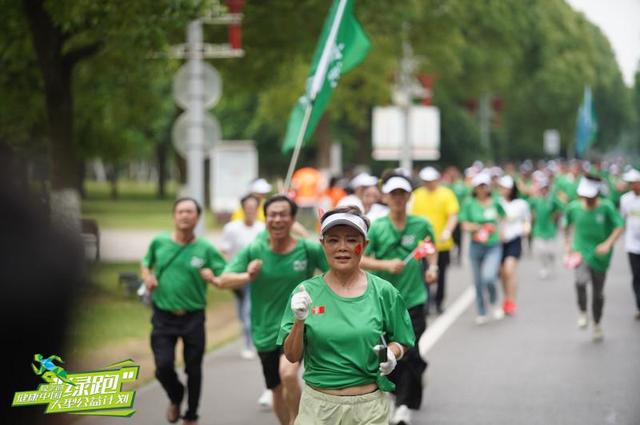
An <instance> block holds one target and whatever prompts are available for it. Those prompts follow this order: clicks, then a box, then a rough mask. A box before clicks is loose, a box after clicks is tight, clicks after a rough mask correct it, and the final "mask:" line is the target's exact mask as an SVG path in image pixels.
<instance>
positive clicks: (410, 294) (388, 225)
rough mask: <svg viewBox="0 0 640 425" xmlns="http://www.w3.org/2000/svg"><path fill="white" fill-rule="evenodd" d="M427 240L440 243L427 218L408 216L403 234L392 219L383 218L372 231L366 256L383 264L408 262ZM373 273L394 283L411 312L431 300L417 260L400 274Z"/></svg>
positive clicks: (374, 224)
mask: <svg viewBox="0 0 640 425" xmlns="http://www.w3.org/2000/svg"><path fill="white" fill-rule="evenodd" d="M427 236H428V237H429V238H430V239H431V241H433V242H434V243H435V242H436V238H435V234H434V232H433V226H431V223H430V222H429V221H428V220H427V219H425V218H423V217H419V216H415V215H411V214H409V215H407V222H406V224H405V226H404V229H402V230H398V229H397V228H396V227H395V225H394V224H393V222H392V221H391V218H390V217H388V216H387V217H382V218H379V219H378V220H376V221H374V222H373V224H372V225H371V229H369V245H367V249H366V250H365V255H367V256H370V257H375V258H377V259H379V260H394V259H400V260H404V259H405V258H406V257H407V256H408V255H409V254H410V253H411V251H413V250H414V248H416V247H417V246H418V244H419V243H420V242H422V240H424V239H425V238H426V237H427ZM373 273H374V274H375V275H377V276H379V277H381V278H382V279H384V280H387V281H389V282H391V284H392V285H393V286H395V287H396V288H397V289H398V291H400V294H401V295H402V297H403V298H404V301H405V302H406V304H407V307H408V308H412V307H415V306H417V305H420V304H424V303H425V301H426V300H427V290H426V288H425V284H424V279H423V277H422V265H421V264H420V263H419V262H418V261H416V259H415V258H413V257H412V258H411V259H410V260H409V262H408V263H407V265H406V266H405V267H404V269H403V270H402V272H401V273H400V274H393V273H389V272H386V271H375V272H373Z"/></svg>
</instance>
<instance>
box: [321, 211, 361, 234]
mask: <svg viewBox="0 0 640 425" xmlns="http://www.w3.org/2000/svg"><path fill="white" fill-rule="evenodd" d="M335 226H349V227H351V228H353V229H355V230H357V231H358V232H359V233H360V234H361V235H362V236H364V238H365V239H367V230H368V226H367V223H366V222H365V221H364V220H363V219H362V217H358V216H357V215H355V214H351V213H336V214H332V215H330V216H329V217H327V218H326V220H324V221H323V222H322V226H320V234H321V235H324V234H325V233H326V232H327V230H329V229H331V228H332V227H335Z"/></svg>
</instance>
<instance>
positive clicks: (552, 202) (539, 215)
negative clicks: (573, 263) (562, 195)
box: [529, 194, 562, 240]
mask: <svg viewBox="0 0 640 425" xmlns="http://www.w3.org/2000/svg"><path fill="white" fill-rule="evenodd" d="M529 205H530V206H531V211H532V212H533V214H534V221H533V232H532V233H533V237H534V238H537V239H546V240H549V239H554V238H555V237H556V234H557V233H558V226H557V224H556V214H557V213H558V212H560V211H562V203H561V202H560V201H559V200H558V199H557V198H556V197H555V196H552V195H551V194H549V195H547V196H534V197H531V198H529Z"/></svg>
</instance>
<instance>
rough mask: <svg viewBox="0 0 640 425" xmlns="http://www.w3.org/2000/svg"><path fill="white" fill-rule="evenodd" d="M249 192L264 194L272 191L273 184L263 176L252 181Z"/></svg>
mask: <svg viewBox="0 0 640 425" xmlns="http://www.w3.org/2000/svg"><path fill="white" fill-rule="evenodd" d="M249 192H251V193H260V194H262V195H264V194H267V193H269V192H271V185H270V184H269V182H267V181H266V180H265V179H263V178H259V179H255V180H254V181H253V182H251V185H249Z"/></svg>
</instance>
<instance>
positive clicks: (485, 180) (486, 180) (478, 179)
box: [471, 171, 491, 187]
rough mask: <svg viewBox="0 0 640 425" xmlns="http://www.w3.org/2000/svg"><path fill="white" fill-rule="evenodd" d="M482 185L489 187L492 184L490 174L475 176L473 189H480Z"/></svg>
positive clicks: (472, 182)
mask: <svg viewBox="0 0 640 425" xmlns="http://www.w3.org/2000/svg"><path fill="white" fill-rule="evenodd" d="M481 184H486V185H487V186H489V185H490V184H491V176H490V175H489V173H487V172H485V171H483V172H481V173H478V174H476V175H475V176H473V179H472V180H471V185H472V186H473V187H478V186H480V185H481Z"/></svg>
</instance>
